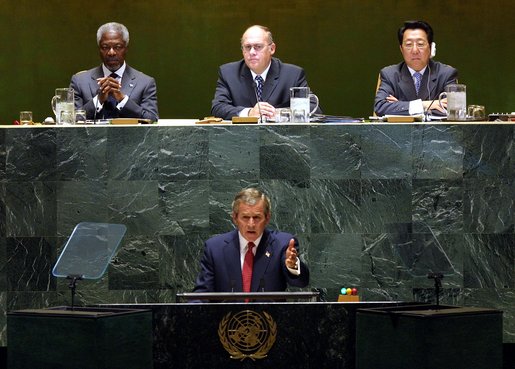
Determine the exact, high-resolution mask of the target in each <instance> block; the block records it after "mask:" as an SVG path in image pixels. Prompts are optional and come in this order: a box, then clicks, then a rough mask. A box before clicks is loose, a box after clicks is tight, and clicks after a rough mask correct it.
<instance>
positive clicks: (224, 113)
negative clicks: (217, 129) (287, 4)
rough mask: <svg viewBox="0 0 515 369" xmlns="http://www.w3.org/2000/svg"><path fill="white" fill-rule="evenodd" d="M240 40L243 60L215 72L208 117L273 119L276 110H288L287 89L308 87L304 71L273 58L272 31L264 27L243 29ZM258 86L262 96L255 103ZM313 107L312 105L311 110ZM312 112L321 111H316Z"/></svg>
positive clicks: (225, 65)
mask: <svg viewBox="0 0 515 369" xmlns="http://www.w3.org/2000/svg"><path fill="white" fill-rule="evenodd" d="M240 41H241V45H240V46H241V51H242V53H243V59H241V60H239V61H236V62H232V63H227V64H224V65H222V66H221V67H220V68H219V70H218V81H217V83H216V91H215V97H214V99H213V101H212V104H211V114H212V115H214V116H216V117H220V118H223V119H226V120H230V119H232V117H235V116H242V117H247V116H249V117H259V116H260V114H262V115H263V116H264V117H266V118H267V119H273V118H274V116H275V109H276V108H288V107H290V88H291V87H307V86H308V82H307V81H306V76H305V74H304V70H303V69H302V68H300V67H298V66H296V65H293V64H287V63H283V62H282V61H280V60H279V59H277V58H275V57H273V55H274V54H275V51H276V44H275V43H274V40H273V37H272V32H270V30H269V29H268V28H267V27H265V26H260V25H254V26H251V27H249V28H247V30H245V32H244V33H243V36H242V37H241V40H240ZM256 78H257V79H256ZM260 79H262V80H261V82H259V80H260ZM260 83H262V93H261V98H260V99H259V101H257V100H258V96H257V95H260V94H259V93H258V86H259V84H260ZM258 104H259V107H258ZM314 108H315V104H314V103H313V104H312V105H311V110H313V109H314ZM316 113H321V110H320V109H317V111H316Z"/></svg>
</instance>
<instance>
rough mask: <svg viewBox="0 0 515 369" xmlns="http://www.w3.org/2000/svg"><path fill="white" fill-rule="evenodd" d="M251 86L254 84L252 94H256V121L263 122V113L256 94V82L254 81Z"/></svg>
mask: <svg viewBox="0 0 515 369" xmlns="http://www.w3.org/2000/svg"><path fill="white" fill-rule="evenodd" d="M253 86H254V95H256V101H257V106H258V111H259V121H258V123H264V122H263V114H262V113H261V106H259V99H258V95H257V82H256V81H254V83H253Z"/></svg>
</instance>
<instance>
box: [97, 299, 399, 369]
mask: <svg viewBox="0 0 515 369" xmlns="http://www.w3.org/2000/svg"><path fill="white" fill-rule="evenodd" d="M273 294H274V295H275V296H274V297H275V298H277V299H278V300H281V301H282V302H271V301H270V295H268V296H267V293H259V292H258V293H250V294H247V293H236V295H232V294H229V295H226V294H223V295H219V294H205V295H204V297H205V298H206V299H207V301H218V302H203V303H198V302H197V303H171V304H119V305H118V304H109V305H101V306H105V307H118V308H130V309H140V308H145V309H151V310H152V313H153V329H152V331H153V335H154V369H175V368H177V369H183V368H188V369H206V368H209V369H241V368H253V369H258V368H259V369H276V368H296V369H311V368H324V369H325V368H331V369H354V368H355V348H356V347H355V338H356V336H355V334H356V311H357V309H359V308H364V307H368V308H373V307H386V306H398V305H399V304H401V303H400V302H388V301H382V302H360V303H338V302H314V301H311V298H312V297H313V294H312V293H307V295H306V294H304V293H300V294H299V293H296V292H291V293H288V292H286V293H284V292H280V293H273ZM316 294H317V293H315V295H316ZM256 295H257V296H256ZM186 296H187V297H188V298H187V299H186V298H185V297H186ZM186 296H184V295H183V294H180V295H178V296H177V297H178V298H180V299H185V300H189V299H190V298H191V299H192V300H195V301H199V300H200V299H199V296H193V294H187V295H186ZM217 296H218V298H219V299H217ZM260 296H261V297H262V298H263V300H256V302H250V303H244V302H234V300H235V299H236V297H238V298H243V299H244V298H255V299H257V298H259V297H260ZM301 297H303V298H308V301H305V300H304V301H298V299H300V298H301ZM224 300H227V301H232V302H223V301H224ZM292 300H293V301H292Z"/></svg>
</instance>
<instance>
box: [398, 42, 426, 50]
mask: <svg viewBox="0 0 515 369" xmlns="http://www.w3.org/2000/svg"><path fill="white" fill-rule="evenodd" d="M427 45H428V43H427V42H426V41H417V42H412V41H407V42H404V43H403V44H402V46H404V47H405V48H406V49H408V50H411V49H413V48H414V47H415V46H416V47H417V49H424V48H425V47H426V46H427Z"/></svg>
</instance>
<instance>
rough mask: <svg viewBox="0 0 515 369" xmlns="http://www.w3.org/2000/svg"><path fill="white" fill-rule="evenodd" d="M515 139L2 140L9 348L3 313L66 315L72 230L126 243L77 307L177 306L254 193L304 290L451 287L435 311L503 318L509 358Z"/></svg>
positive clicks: (2, 258) (306, 128)
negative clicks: (92, 227) (80, 227)
mask: <svg viewBox="0 0 515 369" xmlns="http://www.w3.org/2000/svg"><path fill="white" fill-rule="evenodd" d="M513 139H514V126H513V125H508V124H499V125H479V124H469V125H452V124H438V125H430V124H428V125H407V124H385V125H371V124H362V125H345V124H342V125H338V124H335V125H332V124H326V125H294V124H293V125H285V126H274V125H263V126H252V125H247V126H227V125H221V126H132V127H116V126H111V127H106V126H103V127H102V126H95V127H33V128H32V127H20V128H3V129H0V265H1V269H0V343H2V344H5V312H6V311H10V310H15V309H22V308H28V307H34V308H36V307H37V308H42V307H48V306H58V305H68V304H70V292H69V289H68V285H67V281H65V280H62V279H56V278H54V277H52V276H51V269H52V267H53V265H54V264H55V262H56V260H57V256H58V255H59V253H60V251H61V250H62V246H63V245H64V243H65V241H66V239H67V237H68V236H69V234H70V233H71V231H72V229H73V227H74V226H75V225H76V224H77V223H79V222H82V221H92V222H111V223H123V224H125V225H126V226H127V227H128V231H127V234H126V236H125V238H124V240H123V244H122V245H121V249H120V250H119V252H118V253H117V255H116V256H115V257H114V259H113V261H112V263H111V265H110V267H109V269H108V272H107V273H106V275H105V276H104V277H103V278H102V279H101V280H98V281H81V282H79V286H78V295H77V300H78V303H79V304H99V303H142V302H151V303H155V302H175V294H176V293H177V292H189V291H191V289H192V287H193V285H194V280H195V277H196V275H197V272H198V269H199V264H198V261H199V258H200V255H201V252H202V247H203V241H204V240H205V239H207V238H208V237H210V236H211V235H214V234H217V233H221V232H226V231H229V230H230V229H232V224H231V221H230V217H229V215H230V204H231V201H232V198H233V196H234V194H235V193H236V192H237V191H238V190H240V189H241V188H242V187H245V186H250V185H257V186H260V187H262V188H263V189H264V190H265V191H266V192H267V193H269V195H270V196H271V199H272V221H271V226H272V227H274V228H279V229H281V230H286V231H289V232H292V233H295V234H296V235H297V236H298V238H299V240H300V243H301V253H302V257H303V258H304V260H305V261H306V262H307V263H308V265H309V267H310V269H311V276H312V278H311V283H310V286H309V287H308V290H309V289H310V288H321V289H323V290H324V291H325V292H326V294H327V300H328V301H336V299H337V295H338V290H339V288H340V287H342V286H356V287H357V288H358V289H359V290H360V294H361V298H362V299H363V300H365V301H377V300H379V301H384V300H404V301H431V300H432V299H433V291H432V287H433V282H432V281H431V280H429V279H428V278H427V277H426V275H427V272H428V271H438V272H443V273H444V274H445V277H444V279H443V294H442V297H441V301H442V303H445V304H453V305H466V306H479V307H493V308H497V309H501V310H504V312H505V313H504V340H505V341H506V342H515V311H514V308H513V306H515V293H514V288H515V283H514V281H515V276H514V256H515V254H514V253H515V247H514V235H513V234H514V228H515V227H514V207H515V205H514V198H515V196H514V195H515V193H514V192H515V187H514V186H513V180H514V171H515V169H514V168H515V166H514V165H513V157H514V151H513V150H514V147H515V146H514V145H513Z"/></svg>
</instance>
